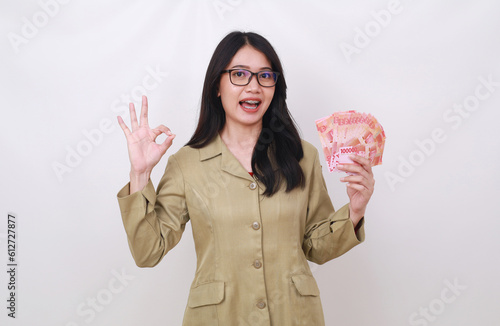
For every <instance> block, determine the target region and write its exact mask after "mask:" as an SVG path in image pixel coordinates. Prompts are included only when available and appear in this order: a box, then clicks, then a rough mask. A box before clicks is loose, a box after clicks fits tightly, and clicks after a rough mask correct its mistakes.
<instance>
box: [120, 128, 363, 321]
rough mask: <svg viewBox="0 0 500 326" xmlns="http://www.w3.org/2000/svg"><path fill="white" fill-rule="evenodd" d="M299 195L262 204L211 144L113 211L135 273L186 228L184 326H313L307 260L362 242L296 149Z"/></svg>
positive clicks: (311, 156) (241, 172)
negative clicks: (189, 239) (191, 270)
mask: <svg viewBox="0 0 500 326" xmlns="http://www.w3.org/2000/svg"><path fill="white" fill-rule="evenodd" d="M302 145H303V149H304V158H303V159H302V160H301V161H300V165H301V167H302V169H303V171H304V174H305V177H306V185H305V187H304V188H299V189H294V190H293V191H291V192H289V193H286V192H284V191H279V192H278V193H276V194H275V195H273V196H272V197H270V198H269V197H264V196H262V193H263V191H264V186H263V185H262V184H261V183H259V182H258V181H256V180H255V179H254V178H253V177H252V176H250V174H249V173H248V172H247V171H246V170H245V169H244V168H243V166H242V165H241V164H240V163H239V162H238V160H237V159H236V158H235V157H234V156H233V155H232V153H231V152H230V151H229V150H228V148H227V147H226V146H225V144H224V143H223V142H222V140H221V138H220V136H217V137H215V138H214V140H213V141H212V142H211V143H210V144H208V145H207V146H205V147H204V148H201V149H193V148H191V147H183V148H181V149H180V150H179V151H178V152H177V153H175V154H174V155H171V156H170V157H169V159H168V163H167V167H166V169H165V174H164V175H163V177H162V179H161V181H160V183H159V184H158V189H157V191H156V192H155V189H154V187H153V185H152V183H151V181H149V183H148V184H147V186H146V187H145V188H144V189H143V190H142V191H138V192H135V193H133V194H129V185H126V186H125V187H124V188H123V189H121V190H120V191H119V193H118V202H119V206H120V210H121V214H122V218H123V224H124V226H125V230H126V232H127V237H128V243H129V246H130V250H131V252H132V255H133V257H134V260H135V262H136V264H137V265H138V266H140V267H151V266H155V265H156V264H158V263H159V262H160V260H161V259H162V258H163V256H165V254H166V253H167V252H168V251H169V250H170V249H172V248H173V247H174V246H175V245H176V244H177V243H178V242H179V240H180V238H181V235H182V232H183V231H184V228H185V224H186V223H187V222H188V221H189V220H191V225H192V230H193V237H194V241H195V248H196V256H197V267H196V274H195V276H194V280H193V283H192V286H191V289H190V293H189V299H188V302H187V307H186V310H185V313H184V322H183V325H189V326H198V325H199V326H212V325H213V326H215V325H218V326H236V325H238V326H240V325H242V326H247V325H248V326H260V325H274V326H293V325H307V326H322V325H324V324H325V322H324V318H323V310H322V307H321V301H320V297H319V289H318V286H317V284H316V281H315V279H314V277H313V276H312V273H311V270H310V269H309V265H308V263H307V260H310V261H313V262H315V263H318V264H323V263H325V262H327V261H328V260H331V259H333V258H335V257H338V256H340V255H342V254H343V253H345V252H347V251H348V250H350V249H351V248H352V247H354V246H356V245H357V244H359V243H361V242H362V241H364V237H365V236H364V225H363V224H364V219H363V220H361V221H360V227H359V228H358V231H357V232H355V230H354V227H353V223H352V222H351V220H350V219H349V208H348V205H345V206H344V207H342V208H341V209H339V210H338V211H334V208H333V206H332V203H331V200H330V198H329V196H328V192H327V189H326V185H325V181H324V179H323V175H322V171H321V165H320V160H319V155H318V151H317V150H316V148H315V147H314V146H312V145H311V144H309V143H307V142H306V141H302Z"/></svg>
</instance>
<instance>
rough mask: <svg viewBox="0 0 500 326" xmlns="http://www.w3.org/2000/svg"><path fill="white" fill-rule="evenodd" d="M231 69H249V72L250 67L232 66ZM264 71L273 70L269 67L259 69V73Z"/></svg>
mask: <svg viewBox="0 0 500 326" xmlns="http://www.w3.org/2000/svg"><path fill="white" fill-rule="evenodd" d="M232 68H243V69H249V70H250V67H249V66H245V65H236V66H233V67H232ZM265 69H268V70H273V69H272V68H269V67H262V68H260V70H259V71H262V70H265Z"/></svg>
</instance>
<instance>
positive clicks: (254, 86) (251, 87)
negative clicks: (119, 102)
mask: <svg viewBox="0 0 500 326" xmlns="http://www.w3.org/2000/svg"><path fill="white" fill-rule="evenodd" d="M257 78H258V77H257V76H256V75H253V76H252V79H250V82H249V83H248V85H246V86H245V91H247V92H259V91H260V84H259V82H258V81H257Z"/></svg>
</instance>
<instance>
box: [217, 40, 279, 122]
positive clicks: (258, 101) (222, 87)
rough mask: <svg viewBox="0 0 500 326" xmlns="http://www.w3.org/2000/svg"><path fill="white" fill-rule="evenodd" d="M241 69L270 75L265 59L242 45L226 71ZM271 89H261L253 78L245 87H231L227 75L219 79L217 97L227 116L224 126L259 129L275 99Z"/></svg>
mask: <svg viewBox="0 0 500 326" xmlns="http://www.w3.org/2000/svg"><path fill="white" fill-rule="evenodd" d="M237 68H242V69H246V70H250V71H251V72H259V71H263V70H266V71H271V70H272V69H271V63H270V62H269V60H268V59H267V57H266V56H265V55H264V54H263V53H262V52H260V51H258V50H256V49H255V48H253V47H251V46H249V45H245V46H243V47H242V48H241V49H240V50H239V51H238V52H236V54H235V55H234V57H233V59H232V60H231V62H230V63H229V64H228V65H227V67H226V69H237ZM274 89H275V86H273V87H263V86H261V85H260V84H259V83H258V82H257V76H255V75H253V76H252V79H251V81H250V83H249V84H248V85H246V86H237V85H233V84H232V83H231V81H230V79H229V73H224V74H223V75H222V76H221V80H220V84H219V93H218V96H220V98H221V101H222V106H223V107H224V111H225V112H226V123H228V124H236V125H240V126H256V125H258V126H262V117H263V116H264V113H266V111H267V109H268V107H269V105H270V104H271V101H272V99H273V96H274Z"/></svg>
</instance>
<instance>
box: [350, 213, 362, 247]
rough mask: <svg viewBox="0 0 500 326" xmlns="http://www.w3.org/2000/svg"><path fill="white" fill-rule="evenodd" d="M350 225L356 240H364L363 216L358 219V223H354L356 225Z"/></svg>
mask: <svg viewBox="0 0 500 326" xmlns="http://www.w3.org/2000/svg"><path fill="white" fill-rule="evenodd" d="M351 223H352V221H351ZM352 226H353V229H354V235H355V236H356V238H357V239H358V241H359V242H360V243H361V242H363V241H365V217H364V216H363V217H362V218H361V220H359V222H358V225H356V227H354V223H353V224H352Z"/></svg>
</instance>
